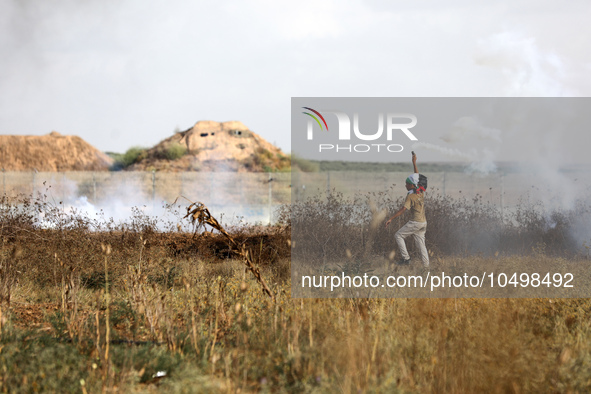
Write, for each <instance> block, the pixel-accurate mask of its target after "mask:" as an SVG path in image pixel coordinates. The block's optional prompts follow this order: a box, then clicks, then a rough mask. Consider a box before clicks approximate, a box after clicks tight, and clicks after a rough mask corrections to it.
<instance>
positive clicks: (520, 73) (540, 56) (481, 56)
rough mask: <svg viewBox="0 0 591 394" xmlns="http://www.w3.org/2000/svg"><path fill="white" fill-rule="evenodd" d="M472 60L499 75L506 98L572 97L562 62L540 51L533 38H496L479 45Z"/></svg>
mask: <svg viewBox="0 0 591 394" xmlns="http://www.w3.org/2000/svg"><path fill="white" fill-rule="evenodd" d="M474 60H475V62H476V64H478V65H482V66H486V67H491V68H494V69H498V70H500V71H501V73H502V74H503V76H504V77H505V80H506V83H507V84H506V87H505V94H506V95H507V96H519V97H539V96H542V97H544V96H545V97H562V96H572V92H571V91H569V89H567V88H566V86H565V83H564V81H565V79H566V74H567V72H566V66H565V64H564V62H563V60H562V59H561V58H560V57H559V56H558V55H556V54H555V53H552V52H545V51H543V50H541V49H540V48H539V47H538V44H537V43H536V40H535V38H532V37H525V36H524V35H522V34H520V33H518V32H515V31H508V32H502V33H498V34H495V35H493V36H490V37H488V38H486V39H483V40H480V41H479V49H478V52H477V53H476V54H475V55H474Z"/></svg>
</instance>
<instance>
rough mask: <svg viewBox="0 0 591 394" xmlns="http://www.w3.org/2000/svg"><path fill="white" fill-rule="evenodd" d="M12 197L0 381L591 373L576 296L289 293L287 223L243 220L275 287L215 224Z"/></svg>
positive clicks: (259, 383) (479, 386) (412, 386)
mask: <svg viewBox="0 0 591 394" xmlns="http://www.w3.org/2000/svg"><path fill="white" fill-rule="evenodd" d="M13 207H15V208H14V210H11V209H12V208H10V205H9V204H5V205H3V210H2V214H3V215H4V216H3V217H2V219H3V221H2V223H3V225H2V226H1V234H0V236H1V237H2V242H3V243H2V245H3V248H2V249H1V253H2V256H1V258H2V262H3V264H4V262H5V261H8V260H10V264H11V267H13V268H11V269H14V271H10V272H17V273H18V276H17V277H16V278H17V279H18V280H16V279H15V280H13V279H11V278H13V277H14V276H10V275H8V274H5V272H4V271H1V272H0V275H1V276H2V278H0V279H1V281H0V283H2V284H3V286H4V287H5V288H6V289H7V290H6V291H8V294H10V304H8V303H7V302H4V303H3V305H2V313H3V315H2V316H4V319H5V320H4V324H3V325H2V328H1V333H0V346H1V349H2V350H1V351H0V384H1V386H0V387H1V388H2V389H3V390H6V391H86V392H97V391H101V390H102V391H115V390H118V391H132V390H138V391H147V390H161V391H164V392H171V391H172V392H187V391H195V392H203V391H215V392H220V391H221V392H237V391H239V390H240V392H258V391H293V392H301V391H306V392H311V391H314V392H334V391H342V392H397V391H399V392H458V393H460V392H482V391H485V392H490V391H492V392H568V391H579V392H585V391H588V390H589V388H590V386H591V383H590V382H591V358H590V357H589V354H591V340H590V338H591V325H590V324H589V312H590V309H591V302H589V300H586V299H585V300H549V299H531V300H528V299H521V300H519V299H496V300H494V299H493V300H486V299H484V300H473V299H369V300H368V299H336V300H328V299H327V300H321V299H311V300H303V299H292V298H291V296H290V286H291V282H290V275H289V269H290V263H289V251H290V248H289V246H288V242H287V241H288V239H289V238H290V237H289V231H288V230H287V229H286V228H283V227H277V228H268V229H266V230H265V231H264V232H263V230H262V229H256V230H255V229H250V230H249V229H247V228H242V229H239V230H238V231H236V232H235V233H233V234H234V235H235V239H237V240H239V242H242V243H243V244H245V245H247V246H249V247H251V250H252V253H253V261H254V262H255V263H256V264H257V265H258V266H259V267H260V270H261V271H260V272H261V275H262V276H263V277H264V279H265V281H266V283H267V284H268V285H269V288H270V290H271V291H272V292H273V294H274V297H275V301H273V300H272V299H271V298H270V297H268V296H267V295H265V294H264V293H263V292H261V289H260V286H259V283H258V282H257V281H256V280H255V279H254V278H253V277H252V276H251V275H249V274H248V273H247V272H245V269H244V263H243V261H241V260H237V259H235V258H234V257H232V256H231V255H229V254H228V252H227V249H228V248H229V247H230V245H229V244H228V242H227V240H224V237H220V236H219V235H216V234H208V235H206V234H204V233H202V234H200V235H199V236H198V237H196V238H195V240H192V234H169V233H160V232H158V231H156V230H155V229H154V228H152V227H151V226H150V222H147V223H136V226H135V227H133V228H129V227H127V228H119V229H116V228H111V229H107V230H105V231H98V232H97V231H95V228H94V227H92V226H87V225H85V222H84V220H77V221H73V222H69V221H67V220H66V219H65V218H64V217H63V216H60V217H59V220H61V221H60V222H59V223H61V227H60V226H56V227H54V228H53V229H51V230H42V229H39V228H38V226H36V224H35V220H37V217H38V214H37V213H38V212H36V211H35V209H33V213H32V214H31V213H30V212H29V211H27V210H23V206H22V205H19V206H16V205H13ZM29 207H36V205H35V203H34V202H33V203H31V204H30V205H29ZM16 208H18V209H16ZM58 212H59V210H58ZM46 218H47V216H46ZM261 245H262V246H261ZM255 246H258V248H257V247H255ZM14 250H20V251H21V252H19V253H16V252H14ZM439 258H440V259H441V260H442V264H446V263H449V262H447V259H451V257H447V256H445V255H443V254H441V255H439ZM453 258H455V257H453ZM521 258H523V259H536V258H538V257H537V256H522V257H521ZM581 258H583V257H581ZM483 259H486V258H483ZM270 261H272V263H270ZM6 272H8V271H6ZM3 291H5V290H3ZM3 294H6V292H4V293H3Z"/></svg>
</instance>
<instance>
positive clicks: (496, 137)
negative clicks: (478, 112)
mask: <svg viewBox="0 0 591 394" xmlns="http://www.w3.org/2000/svg"><path fill="white" fill-rule="evenodd" d="M470 137H476V138H478V139H480V140H490V141H493V142H503V141H502V139H501V131H500V130H497V129H494V128H489V127H484V126H483V125H482V124H481V123H480V120H478V118H476V117H473V116H463V117H461V118H460V119H458V120H457V121H456V122H455V123H454V124H453V126H452V128H451V130H450V131H449V133H447V134H446V135H444V136H443V137H441V139H442V140H443V141H445V142H447V143H454V142H460V141H465V140H466V139H468V138H470Z"/></svg>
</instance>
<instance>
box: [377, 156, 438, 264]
mask: <svg viewBox="0 0 591 394" xmlns="http://www.w3.org/2000/svg"><path fill="white" fill-rule="evenodd" d="M412 164H413V167H414V174H411V175H409V177H408V178H406V190H407V191H408V194H407V195H406V200H405V201H404V205H403V206H402V208H400V209H399V210H398V212H396V213H395V214H394V216H392V217H391V218H390V219H389V220H388V221H387V222H386V227H388V225H389V224H390V222H392V220H394V219H396V218H397V217H398V216H400V215H402V214H403V213H404V212H406V211H407V210H409V211H410V214H411V217H410V220H409V221H408V222H407V223H406V224H405V225H404V226H402V228H401V229H400V230H398V231H397V232H396V235H395V236H394V237H395V239H396V243H397V244H398V249H400V254H401V256H402V259H401V260H399V261H397V264H402V265H408V264H410V256H409V254H408V251H407V250H406V243H405V242H404V239H405V238H406V237H408V236H409V235H412V236H413V238H414V239H415V244H416V245H417V249H418V250H419V253H420V255H421V261H422V262H423V267H425V268H429V253H428V252H427V247H426V246H425V232H426V231H427V219H426V217H425V189H424V188H423V187H422V186H420V185H419V170H418V169H417V156H416V155H415V153H414V152H412Z"/></svg>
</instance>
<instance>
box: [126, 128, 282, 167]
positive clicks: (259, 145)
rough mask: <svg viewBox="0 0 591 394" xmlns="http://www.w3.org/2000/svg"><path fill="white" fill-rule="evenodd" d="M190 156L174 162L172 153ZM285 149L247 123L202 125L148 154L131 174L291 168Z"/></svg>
mask: <svg viewBox="0 0 591 394" xmlns="http://www.w3.org/2000/svg"><path fill="white" fill-rule="evenodd" d="M179 146H182V148H183V149H184V150H186V153H185V154H184V155H183V156H182V157H174V158H172V157H171V156H173V155H171V154H169V152H170V150H171V149H174V148H178V147H179ZM289 165H290V161H289V158H288V157H287V156H285V155H284V154H283V152H282V151H281V149H279V148H277V147H275V146H274V145H273V144H271V143H269V142H267V141H266V140H265V139H264V138H262V137H260V136H259V135H258V134H256V133H254V132H253V131H252V130H249V129H248V127H246V126H245V125H244V124H243V123H241V122H237V121H232V122H221V123H220V122H213V121H200V122H197V123H196V124H195V125H194V126H193V127H192V128H190V129H188V130H186V131H183V132H179V133H176V134H175V135H173V136H172V137H169V138H167V139H165V140H164V141H162V142H160V143H159V144H158V145H156V146H154V147H153V148H151V149H149V150H147V152H146V155H145V157H142V158H141V160H140V161H139V162H137V163H136V164H134V165H132V166H130V167H129V168H128V169H129V170H150V169H155V170H159V171H162V170H164V171H238V172H244V171H265V170H267V171H268V170H278V169H284V168H288V167H289Z"/></svg>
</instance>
